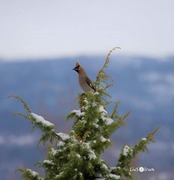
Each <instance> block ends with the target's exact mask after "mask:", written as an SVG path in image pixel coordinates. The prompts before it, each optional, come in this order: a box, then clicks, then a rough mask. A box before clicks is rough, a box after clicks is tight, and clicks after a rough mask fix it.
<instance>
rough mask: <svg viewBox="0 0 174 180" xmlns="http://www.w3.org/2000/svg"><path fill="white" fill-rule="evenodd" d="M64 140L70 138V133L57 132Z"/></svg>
mask: <svg viewBox="0 0 174 180" xmlns="http://www.w3.org/2000/svg"><path fill="white" fill-rule="evenodd" d="M56 134H57V135H58V136H59V137H60V138H61V139H62V140H63V141H66V140H68V139H69V138H70V136H69V135H68V134H65V133H56Z"/></svg>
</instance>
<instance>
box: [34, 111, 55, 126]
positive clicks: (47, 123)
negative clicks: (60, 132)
mask: <svg viewBox="0 0 174 180" xmlns="http://www.w3.org/2000/svg"><path fill="white" fill-rule="evenodd" d="M31 116H32V117H33V118H34V119H35V121H36V122H37V123H42V124H43V126H45V127H54V124H53V123H50V122H49V121H47V120H45V119H44V118H43V117H42V116H39V115H37V114H35V113H31Z"/></svg>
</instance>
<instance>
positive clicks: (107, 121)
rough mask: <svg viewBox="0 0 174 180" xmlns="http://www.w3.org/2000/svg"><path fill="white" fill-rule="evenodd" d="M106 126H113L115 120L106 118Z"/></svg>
mask: <svg viewBox="0 0 174 180" xmlns="http://www.w3.org/2000/svg"><path fill="white" fill-rule="evenodd" d="M105 121H106V124H107V125H110V124H112V123H113V122H114V120H113V119H111V118H106V120H105Z"/></svg>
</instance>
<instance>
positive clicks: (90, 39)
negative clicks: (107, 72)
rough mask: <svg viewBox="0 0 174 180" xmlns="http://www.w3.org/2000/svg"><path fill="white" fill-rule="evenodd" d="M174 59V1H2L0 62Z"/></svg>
mask: <svg viewBox="0 0 174 180" xmlns="http://www.w3.org/2000/svg"><path fill="white" fill-rule="evenodd" d="M115 46H120V47H121V48H122V50H121V53H123V54H135V55H146V56H168V55H171V54H174V0H0V58H1V59H3V58H8V59H14V58H34V57H36V58H40V57H58V56H71V55H82V54H86V55H88V54H100V53H102V54H107V52H108V51H109V50H110V49H111V48H113V47H115Z"/></svg>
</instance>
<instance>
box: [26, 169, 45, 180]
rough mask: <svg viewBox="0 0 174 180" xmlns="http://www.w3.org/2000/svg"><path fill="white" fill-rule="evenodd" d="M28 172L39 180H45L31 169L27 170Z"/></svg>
mask: <svg viewBox="0 0 174 180" xmlns="http://www.w3.org/2000/svg"><path fill="white" fill-rule="evenodd" d="M27 171H28V172H29V173H30V174H31V175H32V176H33V177H37V179H38V180H43V178H41V177H39V174H38V173H37V172H35V171H32V170H31V169H27Z"/></svg>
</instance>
